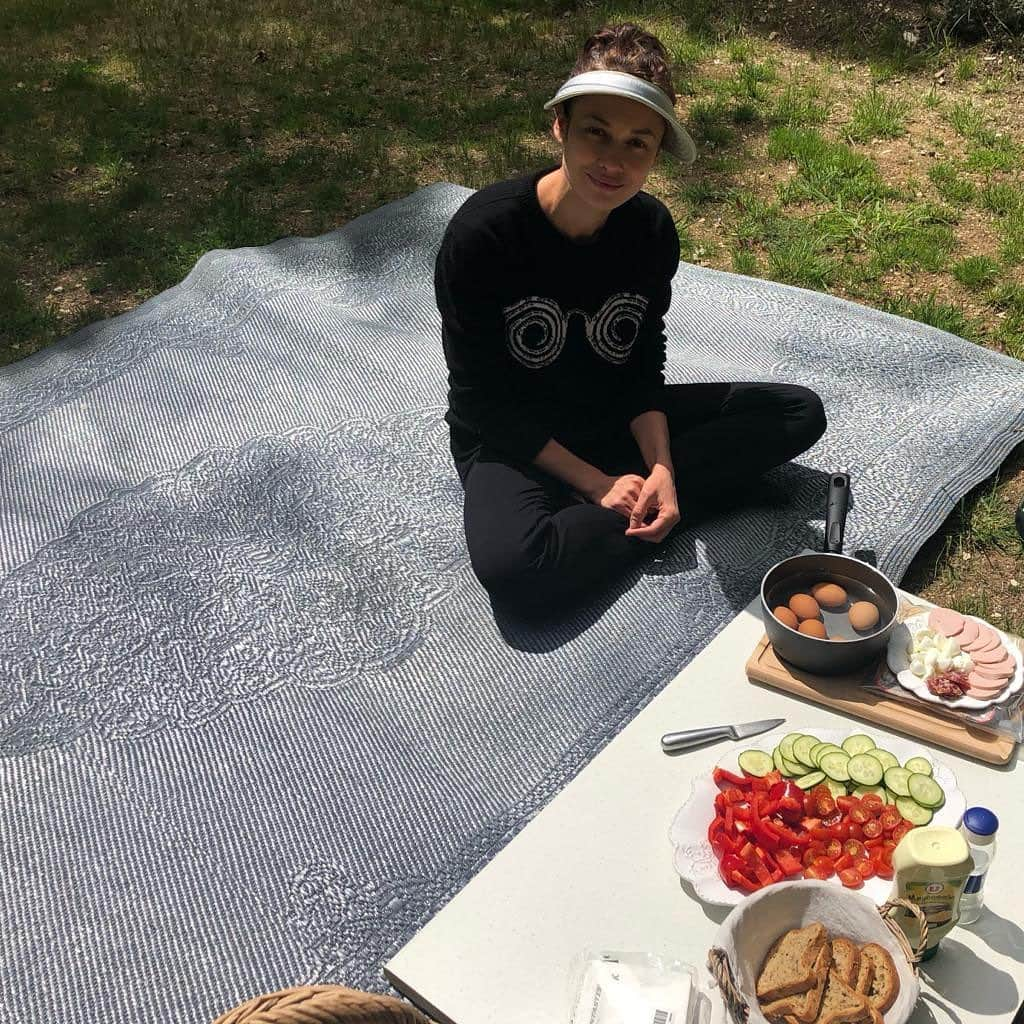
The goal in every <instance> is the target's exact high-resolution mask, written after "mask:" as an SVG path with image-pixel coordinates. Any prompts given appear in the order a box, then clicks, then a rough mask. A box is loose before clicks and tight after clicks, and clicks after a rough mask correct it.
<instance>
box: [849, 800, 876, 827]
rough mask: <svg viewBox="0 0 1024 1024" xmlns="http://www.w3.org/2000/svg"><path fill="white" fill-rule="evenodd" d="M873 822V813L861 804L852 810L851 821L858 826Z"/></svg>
mask: <svg viewBox="0 0 1024 1024" xmlns="http://www.w3.org/2000/svg"><path fill="white" fill-rule="evenodd" d="M870 820H871V812H870V811H869V810H868V809H867V808H866V807H865V806H864V805H863V804H861V805H860V806H858V807H851V808H850V821H853V822H856V824H858V825H864V824H866V823H867V822H869V821H870Z"/></svg>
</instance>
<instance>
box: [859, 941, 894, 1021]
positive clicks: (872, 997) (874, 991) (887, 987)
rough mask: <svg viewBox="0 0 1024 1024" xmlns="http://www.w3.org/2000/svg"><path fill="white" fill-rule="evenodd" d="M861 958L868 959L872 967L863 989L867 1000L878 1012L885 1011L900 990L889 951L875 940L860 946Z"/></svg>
mask: <svg viewBox="0 0 1024 1024" xmlns="http://www.w3.org/2000/svg"><path fill="white" fill-rule="evenodd" d="M860 957H861V960H868V961H870V962H871V964H872V966H873V967H874V972H873V973H872V977H871V984H870V986H869V987H868V988H867V989H865V990H864V995H865V996H866V997H867V1000H868V1002H869V1003H871V1005H872V1006H873V1007H875V1009H876V1010H878V1011H879V1013H885V1011H886V1010H888V1009H889V1007H890V1006H892V1004H893V1003H894V1002H896V996H897V995H898V994H899V991H900V976H899V973H898V972H897V970H896V965H895V964H894V963H893V962H892V957H891V956H889V952H888V950H886V949H883V948H882V947H881V946H879V945H878V944H877V943H876V942H868V943H866V944H865V945H863V946H861V947H860Z"/></svg>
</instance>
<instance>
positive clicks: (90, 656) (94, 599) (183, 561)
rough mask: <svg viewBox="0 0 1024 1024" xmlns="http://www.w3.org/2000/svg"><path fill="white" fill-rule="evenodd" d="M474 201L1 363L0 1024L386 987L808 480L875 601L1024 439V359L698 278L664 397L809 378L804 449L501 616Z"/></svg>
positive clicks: (633, 697) (730, 604) (371, 222)
mask: <svg viewBox="0 0 1024 1024" xmlns="http://www.w3.org/2000/svg"><path fill="white" fill-rule="evenodd" d="M467 194H468V192H467V190H466V189H464V188H460V187H458V186H454V185H448V184H438V185H433V186H430V187H429V188H425V189H422V190H420V191H418V192H416V193H415V194H413V195H410V196H408V197H407V198H405V199H402V200H400V201H398V202H395V203H392V204H390V205H388V206H385V207H383V208H382V209H379V210H376V211H374V212H372V213H370V214H367V215H366V216H364V217H360V218H359V219H357V220H355V221H353V222H352V223H350V224H348V225H346V226H345V227H344V228H342V229H340V230H338V231H334V232H331V233H330V234H327V235H324V236H322V237H319V238H310V239H296V238H289V239H284V240H281V241H279V242H276V243H274V244H273V245H270V246H266V247H264V248H246V249H237V250H233V251H215V252H210V253H207V254H206V255H205V256H204V257H203V258H202V259H201V260H200V261H199V263H198V264H197V265H196V267H195V268H194V270H193V271H192V272H191V273H190V274H189V276H188V277H187V278H186V280H185V281H184V282H182V283H181V284H180V285H178V286H176V287H174V288H172V289H170V290H169V291H167V292H165V293H164V294H162V295H159V296H157V297H156V298H154V299H152V300H151V301H149V302H147V303H145V304H144V305H143V306H141V307H140V308H139V309H137V310H135V311H134V312H131V313H128V314H125V315H124V316H120V317H117V318H116V319H114V320H110V321H106V322H102V323H98V324H95V325H93V326H91V327H89V328H87V329H85V330H83V331H81V332H79V333H78V334H76V335H75V336H73V337H71V338H68V339H66V340H65V341H63V342H61V343H60V344H57V345H54V346H52V347H51V348H49V349H47V350H45V351H43V352H40V353H39V354H37V355H35V356H33V357H32V358H30V359H26V360H24V361H23V362H20V363H18V364H15V365H13V366H9V367H7V368H5V369H3V370H2V371H0V815H2V817H0V878H2V880H3V888H2V896H0V965H2V966H0V971H2V977H3V984H2V985H0V1022H2V1024H41V1022H46V1021H61V1022H63V1024H115V1022H117V1024H123V1022H143V1021H145V1022H152V1021H160V1022H188V1024H193V1022H194V1024H200V1022H205V1021H209V1020H211V1019H212V1018H213V1017H214V1016H216V1015H217V1014H218V1013H219V1012H221V1011H223V1010H225V1009H226V1008H228V1007H229V1006H232V1005H234V1004H235V1003H236V1002H239V1001H241V1000H243V999H246V998H248V997H250V996H252V995H254V994H256V993H258V992H263V991H269V990H273V989H276V988H279V987H283V986H287V985H292V984H296V983H299V982H303V981H335V982H342V983H347V984H351V985H354V986H357V987H367V988H376V989H384V988H386V984H385V982H384V980H383V978H382V975H381V970H380V968H381V965H382V963H383V962H384V961H385V960H386V959H387V958H388V957H389V956H390V955H391V954H393V953H394V952H395V950H397V949H398V948H399V946H400V945H401V944H402V943H403V942H404V941H405V940H407V939H408V938H409V937H410V936H411V935H412V934H413V933H414V932H415V931H416V930H417V929H418V928H419V927H420V926H421V925H422V924H423V923H424V922H425V921H426V920H427V919H428V918H429V917H430V916H431V915H432V914H433V913H434V912H435V911H436V910H437V909H438V908H439V907H441V906H442V905H443V904H444V903H445V901H446V900H448V899H449V898H450V897H451V896H452V895H453V894H454V893H455V892H456V891H457V890H458V889H459V888H460V887H461V886H462V885H463V884H464V883H465V882H466V881H467V879H469V878H470V877H471V876H472V875H473V874H474V873H475V872H476V871H477V870H478V869H479V868H480V867H481V866H482V865H483V864H485V863H486V862H487V860H488V859H489V858H490V857H491V856H492V855H493V854H494V853H495V852H496V851H497V850H498V849H500V848H501V846H502V845H503V844H504V843H506V842H507V841H508V840H509V838H510V837H511V836H512V835H514V834H515V833H516V831H517V830H518V829H520V828H521V827H523V825H524V824H525V823H526V822H527V821H529V819H530V817H531V816H532V815H533V814H534V813H535V812H536V811H537V810H538V809H539V808H540V807H541V806H542V805H543V804H544V803H545V802H546V801H547V800H548V799H549V798H550V797H551V796H552V795H553V794H554V793H555V792H557V790H558V789H559V788H560V787H561V786H562V785H563V784H564V783H565V782H566V781H567V780H568V779H570V778H571V777H572V776H573V774H574V773H575V772H577V771H578V770H579V769H580V767H581V766H583V765H584V764H585V763H586V762H587V761H588V760H589V759H590V758H592V757H593V756H594V754H595V753H596V752H597V751H598V750H599V749H600V748H601V747H602V745H603V744H605V743H606V742H607V741H608V740H609V738H610V737H612V736H613V735H614V734H615V733H616V731H617V730H619V729H620V728H621V727H622V726H623V725H624V724H625V723H626V722H628V721H629V720H630V718H631V717H632V716H633V715H634V714H635V712H636V711H637V710H638V709H639V708H640V707H641V706H643V704H644V703H645V702H646V701H647V700H649V698H650V697H651V696H652V695H653V694H654V693H655V692H656V691H657V690H658V689H659V688H660V687H661V686H663V685H664V684H665V683H666V682H667V681H668V680H669V679H670V678H671V677H672V676H673V675H674V674H675V673H676V672H677V671H678V670H679V669H680V668H682V666H684V665H685V664H686V663H687V662H688V661H689V660H690V659H691V658H692V657H693V655H694V654H695V653H696V652H697V651H699V650H700V649H701V648H702V647H703V646H704V645H705V644H706V643H707V642H708V641H709V640H710V639H711V637H712V636H714V634H715V633H716V632H717V631H718V630H719V629H720V628H721V627H722V626H723V625H724V624H725V623H726V622H727V621H728V620H729V619H730V618H732V617H733V616H734V615H735V614H736V612H737V610H738V609H740V608H742V607H743V606H744V605H746V603H747V602H748V601H749V599H750V598H751V597H752V596H753V595H754V594H755V593H756V589H757V585H758V581H759V580H760V578H761V576H762V574H763V573H764V572H765V570H766V569H767V568H768V567H769V566H770V565H771V564H772V563H773V562H775V561H776V560H778V559H779V558H781V557H783V556H786V555H788V554H791V553H793V552H794V551H796V550H798V549H800V548H802V547H805V546H807V545H811V546H814V545H816V544H817V543H818V542H819V538H820V533H821V527H822V523H821V518H822V515H823V495H824V483H823V480H824V476H823V474H825V473H827V472H829V471H831V470H833V469H836V468H839V467H846V468H848V469H849V471H850V473H851V474H852V476H853V480H854V488H855V499H856V501H855V506H854V508H853V510H852V512H851V516H850V521H849V525H848V530H847V548H848V550H852V549H854V548H857V547H868V548H872V549H874V550H875V551H876V552H877V555H878V561H879V565H880V566H881V568H882V569H884V570H886V571H887V572H889V573H890V574H891V575H892V576H893V577H896V578H898V577H899V576H900V575H901V573H902V572H903V571H904V569H905V568H906V566H907V564H908V562H909V561H910V559H911V557H912V556H913V554H914V553H915V551H916V550H917V549H918V547H919V546H920V545H921V543H922V542H923V541H924V539H925V538H926V537H927V536H928V535H929V534H930V533H932V532H933V531H934V530H935V529H936V528H937V527H938V526H939V524H940V523H941V522H942V520H943V518H944V517H945V516H946V515H947V513H948V512H949V510H950V509H951V508H952V507H953V505H954V503H955V502H956V501H957V500H958V499H959V498H960V497H961V496H962V495H963V494H964V493H965V492H966V491H967V490H968V489H969V488H970V487H971V486H972V485H973V484H975V483H976V482H978V481H979V480H981V479H983V478H984V477H985V476H986V475H987V474H990V473H991V472H992V471H993V470H994V469H995V468H996V467H997V466H998V465H999V463H1000V461H1001V460H1002V459H1003V458H1004V457H1005V455H1006V454H1007V452H1008V451H1009V450H1010V449H1011V448H1012V447H1013V446H1014V444H1015V443H1017V442H1018V441H1020V440H1021V439H1022V436H1024V435H1022V432H1021V429H1022V422H1024V364H1021V363H1019V362H1015V361H1013V360H1010V359H1008V358H1004V357H1002V356H999V355H996V354H994V353H992V352H989V351H985V350H983V349H980V348H978V347H976V346H974V345H971V344H969V343H967V342H965V341H962V340H960V339H958V338H955V337H952V336H951V335H949V334H945V333H942V332H941V331H937V330H933V329H931V328H929V327H924V326H921V325H919V324H916V323H911V322H908V321H905V320H900V319H897V318H895V317H892V316H888V315H885V314H882V313H879V312H875V311H872V310H868V309H863V308H860V307H857V306H854V305H851V304H849V303H846V302H842V301H838V300H835V299H832V298H828V297H825V296H822V295H818V294H813V293H811V292H806V291H801V290H798V289H794V288H787V287H783V286H779V285H775V284H768V283H762V282H759V281H755V280H751V279H747V278H743V277H738V276H734V275H731V274H726V273H720V272H716V271H712V270H707V269H701V268H699V267H695V266H688V265H683V266H682V267H680V269H679V273H678V276H677V278H676V280H675V288H674V298H673V304H672V309H671V312H670V314H669V317H668V334H669V339H670V359H669V365H668V371H667V375H668V378H669V379H670V380H671V381H672V382H683V381H690V380H720V379H758V378H761V379H772V380H782V381H796V382H800V383H803V384H806V385H809V386H810V387H812V388H814V389H816V390H817V391H818V392H819V393H820V394H821V395H822V396H823V398H824V401H825V405H826V408H827V412H828V417H829V423H830V426H829V430H828V433H827V434H826V436H825V438H824V439H823V440H822V441H821V442H820V443H819V444H818V445H817V446H816V447H815V448H814V449H812V450H811V451H810V452H809V453H808V454H807V455H806V456H805V457H803V458H802V459H801V462H800V465H793V466H790V467H787V468H785V469H783V470H780V471H777V472H776V473H775V474H774V477H773V479H772V480H771V481H770V486H769V488H768V489H767V490H766V491H764V492H762V493H761V494H760V495H759V496H758V497H757V498H756V499H754V501H753V503H752V504H751V505H749V506H748V507H746V508H744V509H740V510H737V511H735V512H733V513H731V514H728V515H722V516H721V517H719V518H717V519H714V520H712V521H710V522H707V523H705V524H703V525H700V526H697V527H693V528H691V529H689V530H686V531H684V532H683V533H682V534H681V535H680V536H679V537H678V538H677V539H676V540H675V541H674V542H673V544H672V545H671V546H670V547H669V548H668V550H667V551H666V552H664V554H663V556H662V557H660V558H659V559H657V560H656V561H652V562H650V563H649V564H647V565H645V566H644V567H643V568H642V569H640V570H638V571H637V572H636V573H634V574H633V575H632V576H630V577H629V578H628V579H626V580H625V581H623V583H622V584H621V585H620V586H618V587H617V588H615V589H614V590H613V591H612V592H610V593H608V594H604V595H598V596H595V600H594V602H593V604H592V605H591V606H590V607H588V608H586V609H585V610H583V611H581V612H580V613H579V614H578V615H576V616H574V617H571V618H568V619H566V620H565V621H561V622H552V623H550V624H549V625H547V626H545V627H544V628H542V629H539V628H536V627H526V626H524V625H523V624H521V623H517V622H515V621H512V620H504V619H501V618H498V619H496V618H495V615H494V613H493V612H492V610H491V607H490V605H489V604H488V602H487V600H486V598H485V595H484V593H483V592H482V590H481V588H480V587H479V585H478V584H477V583H476V581H475V579H474V577H473V575H472V573H471V571H470V570H469V567H468V564H467V558H466V551H465V547H464V542H463V536H462V525H461V491H460V487H459V483H458V480H457V478H456V476H455V474H454V472H453V470H452V467H451V466H450V464H449V459H448V456H447V448H446V442H447V435H446V428H445V425H444V423H443V420H442V413H443V404H444V396H445V387H446V385H445V372H444V365H443V361H442V356H441V348H440V342H439V323H438V316H437V313H436V310H435V308H434V304H433V294H432V267H433V257H434V253H435V251H436V248H437V246H438V244H439V241H440V237H441V234H442V231H443V229H444V226H445V223H446V222H447V219H448V218H449V217H450V216H451V214H452V212H453V211H454V210H455V209H456V208H457V206H458V205H459V204H460V203H461V202H462V201H463V199H465V197H466V195H467ZM745 685H746V683H745V681H744V680H743V678H742V676H741V675H740V674H739V673H738V674H737V680H736V686H737V702H738V703H739V702H740V701H741V700H742V691H743V687H744V686H745ZM671 724H672V725H674V726H678V725H680V724H681V723H678V722H673V723H671Z"/></svg>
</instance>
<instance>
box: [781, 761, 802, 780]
mask: <svg viewBox="0 0 1024 1024" xmlns="http://www.w3.org/2000/svg"><path fill="white" fill-rule="evenodd" d="M782 763H783V765H785V768H786V775H788V776H789V777H790V778H791V779H795V778H796V777H797V776H798V775H803V774H805V773H806V771H807V767H806V765H802V764H801V763H800V762H799V761H787V760H786V759H785V758H783V759H782Z"/></svg>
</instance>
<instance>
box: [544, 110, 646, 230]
mask: <svg viewBox="0 0 1024 1024" xmlns="http://www.w3.org/2000/svg"><path fill="white" fill-rule="evenodd" d="M665 131H666V125H665V121H664V120H663V119H662V117H661V115H660V114H657V113H655V112H654V111H653V110H651V108H650V107H645V106H644V105H643V104H642V103H637V102H636V100H631V99H627V98H626V97H625V96H580V97H579V98H577V99H575V100H573V102H572V110H571V111H570V116H569V122H568V124H565V123H564V122H563V121H562V120H561V119H560V118H557V117H556V119H555V124H554V133H555V138H556V139H558V141H559V142H561V143H562V154H563V164H564V166H565V173H566V177H568V179H569V184H570V185H571V186H572V188H573V191H574V192H576V193H577V194H578V195H579V197H580V198H581V199H583V200H584V201H585V202H586V203H587V204H588V205H590V206H594V207H597V208H598V209H600V210H603V211H605V212H608V211H610V210H613V209H615V207H617V206H621V205H622V203H624V202H626V201H627V200H628V199H631V198H632V197H633V196H635V195H636V194H637V192H639V191H640V189H641V188H643V184H644V181H645V180H646V178H647V175H648V173H649V172H650V170H651V167H653V166H654V161H655V158H656V157H657V155H658V146H659V144H660V143H661V137H662V135H663V134H664V133H665Z"/></svg>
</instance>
